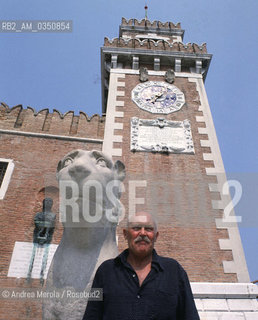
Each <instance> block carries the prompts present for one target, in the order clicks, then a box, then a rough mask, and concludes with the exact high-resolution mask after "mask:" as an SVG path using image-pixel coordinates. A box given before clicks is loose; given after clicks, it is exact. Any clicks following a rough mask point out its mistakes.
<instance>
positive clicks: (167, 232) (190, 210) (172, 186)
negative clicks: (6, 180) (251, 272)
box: [114, 75, 237, 282]
mask: <svg viewBox="0 0 258 320" xmlns="http://www.w3.org/2000/svg"><path fill="white" fill-rule="evenodd" d="M149 80H150V81H151V80H160V81H164V77H154V76H153V77H152V76H149ZM121 81H125V88H121V89H122V90H125V97H117V99H118V100H123V101H124V102H125V103H124V107H117V110H118V111H123V112H124V118H117V119H116V121H117V122H122V123H123V130H122V131H121V130H116V131H115V133H116V134H119V135H122V136H123V143H114V146H115V147H117V148H122V150H123V153H122V161H123V162H124V163H125V166H126V171H127V180H126V181H125V186H126V192H125V194H124V195H123V197H122V201H123V204H124V205H125V207H126V211H127V212H128V180H147V188H139V189H137V197H144V198H145V205H137V207H136V209H137V211H142V210H148V211H151V212H153V213H154V214H158V220H159V221H160V223H159V230H160V236H159V239H158V241H157V243H156V248H157V251H158V253H159V254H161V255H164V256H169V257H173V258H175V259H177V260H178V261H179V262H180V263H181V264H182V265H183V266H184V267H185V269H186V270H187V272H188V274H189V277H190V280H191V281H204V282H205V281H210V282H236V281H237V278H236V275H235V274H225V273H224V270H223V265H222V261H223V260H232V253H231V251H224V250H223V251H221V250H220V248H219V242H218V239H221V238H228V234H227V231H226V230H218V229H216V225H215V219H216V218H220V217H221V215H222V211H219V210H213V209H212V205H211V200H212V199H214V200H215V199H216V200H217V199H219V194H218V193H216V192H210V191H209V188H208V183H216V178H214V177H208V176H207V175H206V172H205V168H207V167H214V165H213V162H212V161H204V160H203V156H202V154H203V153H207V152H210V150H209V148H204V147H201V145H200V139H201V140H205V139H207V135H201V134H199V133H198V127H201V126H204V125H205V124H204V123H197V122H196V118H195V116H202V112H200V111H198V107H199V104H200V102H199V96H198V92H197V91H196V87H195V84H194V83H190V82H188V80H187V79H186V78H177V79H175V82H174V85H176V86H177V87H178V88H179V89H180V90H181V91H183V92H184V94H185V99H186V104H185V105H184V106H183V107H182V109H181V110H180V111H177V112H174V113H171V114H169V115H157V114H152V113H149V112H147V111H143V110H141V109H139V108H138V107H137V106H136V104H135V103H134V102H132V100H131V91H132V89H133V88H134V87H135V86H136V85H137V84H138V83H139V78H138V76H135V75H126V77H125V79H121ZM135 116H136V117H138V118H140V119H154V118H157V117H163V118H165V119H167V120H175V121H179V120H180V121H182V120H185V119H189V120H190V122H191V129H192V136H193V140H194V148H195V154H194V155H190V154H172V153H170V154H169V155H167V154H161V153H156V154H155V153H150V152H131V151H130V119H131V118H132V117H135ZM123 225H124V223H123V222H122V223H121V226H120V227H119V230H118V234H119V249H120V250H122V249H124V248H125V247H126V243H125V241H124V240H123V236H122V227H123Z"/></svg>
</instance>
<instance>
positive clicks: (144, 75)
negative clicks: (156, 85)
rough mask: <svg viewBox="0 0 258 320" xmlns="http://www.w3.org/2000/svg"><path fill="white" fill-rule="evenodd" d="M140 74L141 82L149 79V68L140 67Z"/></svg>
mask: <svg viewBox="0 0 258 320" xmlns="http://www.w3.org/2000/svg"><path fill="white" fill-rule="evenodd" d="M139 74H140V77H139V79H140V81H141V82H145V81H148V79H149V75H148V69H147V68H145V67H140V71H139Z"/></svg>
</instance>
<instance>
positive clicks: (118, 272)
mask: <svg viewBox="0 0 258 320" xmlns="http://www.w3.org/2000/svg"><path fill="white" fill-rule="evenodd" d="M127 256H128V249H127V250H125V251H123V252H122V253H121V254H120V255H119V256H118V257H116V258H115V259H111V260H107V261H105V262H103V263H102V265H101V266H100V267H99V268H98V270H97V272H96V275H95V278H94V281H93V285H92V288H103V301H89V302H88V305H87V308H86V311H85V314H84V317H83V320H154V319H155V320H198V319H199V316H198V312H197V310H196V307H195V304H194V300H193V295H192V291H191V287H190V284H189V280H188V277H187V274H186V272H185V271H184V269H183V268H182V267H181V265H180V264H179V263H178V262H177V261H176V260H174V259H171V258H164V257H161V256H158V255H157V253H156V251H155V250H153V256H152V264H151V271H150V272H149V274H148V275H147V277H146V278H145V280H144V281H143V283H142V285H141V286H140V285H139V280H138V277H137V274H136V272H135V271H134V269H133V268H132V267H131V266H130V264H129V263H128V262H127Z"/></svg>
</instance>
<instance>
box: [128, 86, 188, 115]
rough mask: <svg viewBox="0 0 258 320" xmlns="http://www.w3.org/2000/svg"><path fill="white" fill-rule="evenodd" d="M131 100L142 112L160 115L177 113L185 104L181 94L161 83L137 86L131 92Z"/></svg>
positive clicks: (177, 90) (175, 88) (173, 87)
mask: <svg viewBox="0 0 258 320" xmlns="http://www.w3.org/2000/svg"><path fill="white" fill-rule="evenodd" d="M132 100H133V101H134V102H135V103H136V104H137V106H138V107H139V108H141V109H143V110H146V111H149V112H151V113H162V114H168V113H171V112H175V111H178V110H180V109H181V108H182V106H183V105H184V103H185V97H184V94H183V92H182V91H180V90H179V89H178V88H177V87H176V86H174V85H172V84H169V83H167V82H163V81H148V82H144V83H140V84H138V85H137V86H136V87H135V88H134V89H133V91H132Z"/></svg>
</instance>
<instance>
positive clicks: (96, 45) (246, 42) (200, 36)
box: [0, 0, 258, 280]
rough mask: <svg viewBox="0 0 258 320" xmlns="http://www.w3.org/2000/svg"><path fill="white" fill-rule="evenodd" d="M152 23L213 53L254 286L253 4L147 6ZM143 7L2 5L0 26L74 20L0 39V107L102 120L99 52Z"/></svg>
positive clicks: (217, 119) (219, 124)
mask: <svg viewBox="0 0 258 320" xmlns="http://www.w3.org/2000/svg"><path fill="white" fill-rule="evenodd" d="M147 4H148V6H149V10H148V17H149V19H150V20H160V21H162V22H165V21H172V22H174V23H176V22H181V26H182V28H183V29H185V36H184V43H187V42H195V43H197V44H201V43H203V42H206V43H207V48H208V52H209V53H212V54H213V59H212V62H211V65H210V69H209V72H208V76H207V78H206V89H207V94H208V98H209V102H210V107H211V110H212V114H213V119H214V123H215V127H216V131H217V136H218V140H219V143H220V148H221V153H222V157H223V161H224V165H225V168H226V172H227V175H228V177H230V178H232V179H238V180H239V181H240V182H241V183H242V185H243V196H242V199H241V200H240V202H239V204H238V205H237V206H236V208H235V210H236V212H237V214H239V215H242V216H243V223H242V224H240V231H241V237H242V241H243V246H244V250H245V254H246V259H247V263H248V268H249V272H250V276H251V280H256V279H258V271H257V265H258V250H257V247H258V214H257V200H256V198H257V197H256V194H257V190H258V188H257V185H258V183H257V180H258V170H257V163H258V151H257V150H258V148H257V136H258V126H257V123H256V122H257V116H258V111H257V107H258V106H257V101H258V90H257V74H258V72H257V69H258V68H257V58H256V55H257V51H258V41H257V27H258V26H257V12H258V2H257V0H246V1H239V0H238V1H234V0H217V1H207V0H195V1H192V0H181V1H171V0H170V1H169V0H150V1H148V0H147ZM144 5H145V1H144V0H122V1H118V0H116V1H115V0H108V1H104V0H96V1H93V2H89V1H85V0H84V1H82V0H76V1H68V0H62V1H61V0H55V1H53V0H51V1H50V0H44V1H43V0H38V1H35V0H23V1H18V0H8V1H6V0H0V20H72V21H73V32H72V33H62V34H60V33H57V34H56V33H37V34H32V33H19V34H17V33H0V101H1V102H5V103H6V104H8V105H9V106H10V107H12V106H15V105H17V104H22V105H23V107H24V108H25V107H27V106H30V107H33V108H35V109H36V110H37V111H38V110H40V109H42V108H49V109H50V110H52V109H53V108H55V109H58V110H60V111H61V112H63V113H64V112H67V111H69V110H74V111H75V113H76V114H78V112H79V111H80V110H81V111H84V112H86V113H87V114H88V115H92V114H94V113H101V90H100V47H101V46H102V45H103V41H104V37H105V36H108V37H110V38H113V37H117V36H118V28H119V24H120V22H121V17H122V16H123V17H126V18H137V19H142V18H144Z"/></svg>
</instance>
